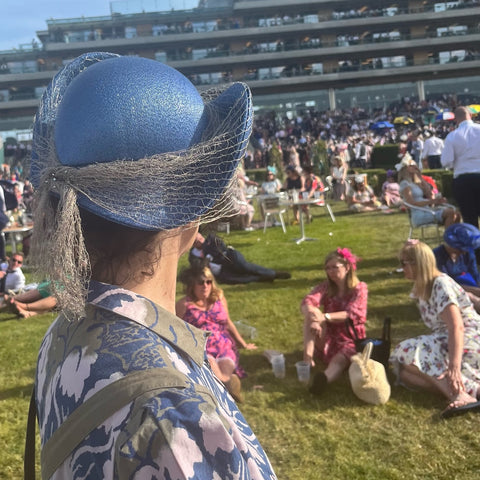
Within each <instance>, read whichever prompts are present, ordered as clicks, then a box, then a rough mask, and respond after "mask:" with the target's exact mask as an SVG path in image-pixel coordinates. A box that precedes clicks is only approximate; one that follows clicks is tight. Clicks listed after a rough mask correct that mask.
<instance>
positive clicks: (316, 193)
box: [313, 190, 322, 198]
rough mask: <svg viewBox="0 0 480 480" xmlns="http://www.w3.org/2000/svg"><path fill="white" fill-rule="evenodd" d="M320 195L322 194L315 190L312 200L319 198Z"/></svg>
mask: <svg viewBox="0 0 480 480" xmlns="http://www.w3.org/2000/svg"><path fill="white" fill-rule="evenodd" d="M321 194H322V193H321V192H320V191H319V190H315V191H314V192H313V196H314V198H320V195H321Z"/></svg>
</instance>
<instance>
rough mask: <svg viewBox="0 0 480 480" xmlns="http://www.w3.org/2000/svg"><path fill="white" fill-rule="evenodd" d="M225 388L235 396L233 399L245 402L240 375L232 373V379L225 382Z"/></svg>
mask: <svg viewBox="0 0 480 480" xmlns="http://www.w3.org/2000/svg"><path fill="white" fill-rule="evenodd" d="M225 388H226V389H227V390H228V393H230V395H231V396H232V397H233V399H234V400H235V401H236V402H238V403H243V395H242V382H241V381H240V379H239V378H238V375H237V374H235V373H232V376H231V377H230V380H228V382H225Z"/></svg>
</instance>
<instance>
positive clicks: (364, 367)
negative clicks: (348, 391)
mask: <svg viewBox="0 0 480 480" xmlns="http://www.w3.org/2000/svg"><path fill="white" fill-rule="evenodd" d="M372 351H373V342H368V343H367V345H366V346H365V348H364V350H363V352H361V353H356V354H355V355H354V356H353V357H352V363H351V364H350V367H349V368H348V376H349V378H350V383H351V384H352V390H353V393H354V394H355V395H356V396H357V397H358V398H359V399H360V400H363V401H364V402H367V403H371V404H373V405H381V404H383V403H387V402H388V399H389V398H390V392H391V388H390V384H389V383H388V380H387V374H386V372H385V367H384V366H383V365H382V364H381V363H380V362H376V361H375V360H372V359H371V358H370V355H371V354H372Z"/></svg>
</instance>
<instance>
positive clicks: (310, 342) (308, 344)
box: [303, 320, 325, 367]
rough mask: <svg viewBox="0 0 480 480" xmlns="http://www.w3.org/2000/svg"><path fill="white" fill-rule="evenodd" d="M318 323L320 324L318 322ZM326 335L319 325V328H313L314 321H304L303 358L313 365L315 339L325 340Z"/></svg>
mask: <svg viewBox="0 0 480 480" xmlns="http://www.w3.org/2000/svg"><path fill="white" fill-rule="evenodd" d="M317 325H318V324H317ZM324 336H325V332H324V330H323V329H322V328H321V327H319V330H312V322H310V321H309V320H304V322H303V360H304V361H305V362H308V363H310V365H311V366H312V367H313V366H314V365H315V362H314V361H313V354H314V352H315V341H320V342H322V341H323V338H324Z"/></svg>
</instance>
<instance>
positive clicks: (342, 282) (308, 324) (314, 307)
mask: <svg viewBox="0 0 480 480" xmlns="http://www.w3.org/2000/svg"><path fill="white" fill-rule="evenodd" d="M356 269H357V257H356V256H355V255H353V254H352V252H351V251H350V250H349V249H348V248H338V249H337V250H335V251H334V252H331V253H329V254H328V255H327V257H326V259H325V271H326V273H327V280H325V281H324V282H322V283H320V284H319V285H317V286H316V287H315V288H314V289H313V290H312V291H311V292H310V293H309V294H308V295H307V296H306V297H305V298H304V299H303V301H302V305H301V311H302V313H303V316H304V326H303V342H304V351H303V358H304V360H305V361H306V362H309V363H310V364H311V365H312V366H313V365H315V362H314V359H316V358H319V359H320V360H321V361H322V362H323V363H325V364H326V365H327V367H326V369H325V371H324V372H317V373H316V374H315V375H314V377H313V381H312V385H311V387H310V391H311V392H312V393H315V394H319V393H321V392H322V391H323V390H324V389H325V387H326V385H327V383H331V382H333V381H335V380H337V379H338V378H339V377H340V376H341V374H342V373H343V372H344V371H345V370H346V369H347V367H348V366H349V365H350V357H351V356H352V355H354V354H355V353H356V352H355V344H354V343H353V340H352V338H351V336H350V335H349V334H348V332H347V329H346V327H345V320H346V319H347V318H350V319H352V321H353V323H354V326H355V330H356V332H357V335H358V338H364V337H365V322H366V320H367V295H368V292H367V284H366V283H364V282H361V281H360V280H359V279H358V277H357V275H356Z"/></svg>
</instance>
